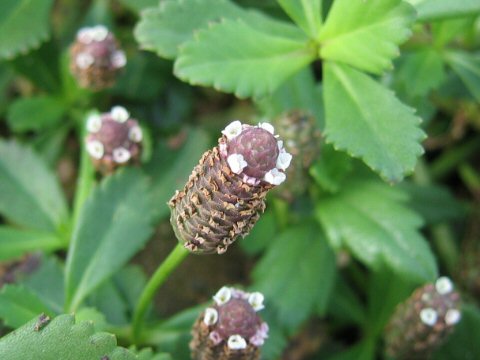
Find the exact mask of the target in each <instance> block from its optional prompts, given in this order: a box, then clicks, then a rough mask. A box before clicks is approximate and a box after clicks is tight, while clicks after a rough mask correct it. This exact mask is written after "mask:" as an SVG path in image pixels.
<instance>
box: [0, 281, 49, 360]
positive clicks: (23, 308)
mask: <svg viewBox="0 0 480 360" xmlns="http://www.w3.org/2000/svg"><path fill="white" fill-rule="evenodd" d="M42 312H43V313H46V314H48V315H52V313H53V311H52V310H51V309H49V307H48V306H47V305H46V304H45V303H43V301H42V300H41V299H40V298H39V297H38V296H37V295H36V294H35V293H34V292H32V291H31V290H29V289H28V288H27V287H24V286H19V285H5V286H4V287H3V288H2V290H1V291H0V319H2V320H3V321H4V323H5V325H7V326H9V327H12V328H17V327H19V326H22V325H23V324H25V323H27V322H29V321H30V320H31V319H32V318H34V317H35V316H37V315H39V314H41V313H42ZM0 358H1V359H3V357H0Z"/></svg>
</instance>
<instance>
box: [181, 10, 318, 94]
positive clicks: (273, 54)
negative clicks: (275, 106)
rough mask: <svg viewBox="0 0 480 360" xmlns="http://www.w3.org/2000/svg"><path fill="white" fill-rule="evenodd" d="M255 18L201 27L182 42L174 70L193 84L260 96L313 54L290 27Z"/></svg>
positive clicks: (312, 57)
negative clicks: (190, 38)
mask: <svg viewBox="0 0 480 360" xmlns="http://www.w3.org/2000/svg"><path fill="white" fill-rule="evenodd" d="M255 18H256V19H257V20H256V21H257V22H255V21H253V19H251V20H249V21H248V22H247V21H243V20H240V19H237V20H232V19H224V20H222V21H221V22H220V23H217V24H211V25H210V27H209V28H208V29H202V30H200V31H198V32H197V33H196V36H195V38H194V39H192V40H191V41H188V42H186V43H185V44H183V45H182V47H181V49H180V54H179V57H178V58H177V61H176V62H175V67H174V72H175V74H176V75H177V76H178V77H179V78H180V79H182V80H184V81H186V82H189V83H190V84H192V85H203V86H213V87H214V88H215V89H216V90H219V91H224V92H230V93H234V94H235V95H236V96H237V97H239V98H245V97H261V96H264V95H267V94H271V93H272V92H273V91H275V89H277V88H278V87H279V86H280V85H281V84H282V83H283V82H284V81H286V80H287V79H288V78H289V77H291V76H292V75H294V74H295V73H297V72H298V71H300V70H301V69H302V68H304V67H306V66H307V65H308V64H309V63H310V62H311V61H312V60H313V59H314V53H313V51H312V50H311V49H310V48H309V45H308V42H307V41H306V40H305V39H299V37H298V36H295V37H292V36H291V35H290V33H289V32H287V31H283V30H281V29H283V28H285V29H288V31H290V30H291V27H287V26H286V25H285V26H283V27H282V26H277V25H276V24H277V23H276V22H275V23H274V22H264V20H263V17H255ZM252 23H253V25H252ZM274 24H275V25H274ZM298 31H300V30H298ZM302 35H303V34H302Z"/></svg>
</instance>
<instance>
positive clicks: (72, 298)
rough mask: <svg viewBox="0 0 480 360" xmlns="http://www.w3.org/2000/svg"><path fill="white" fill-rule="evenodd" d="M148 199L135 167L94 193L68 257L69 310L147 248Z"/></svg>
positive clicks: (90, 197) (103, 184)
mask: <svg viewBox="0 0 480 360" xmlns="http://www.w3.org/2000/svg"><path fill="white" fill-rule="evenodd" d="M150 196H151V195H150V192H149V186H148V182H147V179H146V178H145V176H144V175H143V174H141V173H140V172H139V171H136V170H134V169H127V170H126V171H123V172H120V173H118V174H116V175H114V176H111V177H109V178H107V179H106V180H105V181H103V182H102V183H101V185H100V186H98V187H97V188H95V189H94V190H93V191H92V192H91V194H90V196H89V197H88V199H87V200H86V202H85V204H84V206H83V208H82V211H81V213H80V216H79V220H78V223H77V226H76V228H75V229H74V230H73V236H72V242H71V245H70V248H69V252H68V256H67V264H66V295H67V296H66V298H67V304H68V305H69V306H70V309H71V310H73V309H76V308H77V307H78V306H79V304H80V303H81V302H82V301H83V300H84V299H85V297H86V296H87V295H88V294H90V292H91V291H92V290H94V289H95V288H96V287H98V286H99V285H100V284H101V283H102V282H104V281H105V280H107V279H108V278H109V277H111V276H112V275H113V274H115V272H117V271H118V270H119V269H120V268H121V267H122V266H123V265H124V264H125V263H126V262H127V261H128V260H130V258H131V257H132V256H133V255H134V254H135V253H136V252H137V251H138V250H140V249H141V248H142V247H143V245H145V243H146V241H147V240H148V238H149V237H150V235H151V233H152V226H151V222H152V219H151V215H150V214H151V213H152V212H153V204H152V202H151V198H150Z"/></svg>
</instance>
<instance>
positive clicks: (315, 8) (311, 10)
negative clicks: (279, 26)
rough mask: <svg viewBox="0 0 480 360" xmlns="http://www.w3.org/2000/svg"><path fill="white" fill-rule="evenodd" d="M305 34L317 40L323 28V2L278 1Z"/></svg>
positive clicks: (317, 0) (316, 0) (304, 0)
mask: <svg viewBox="0 0 480 360" xmlns="http://www.w3.org/2000/svg"><path fill="white" fill-rule="evenodd" d="M278 2H279V3H280V5H281V6H282V7H283V9H284V10H285V12H286V13H287V14H288V15H289V16H290V17H291V18H292V19H293V21H295V23H297V25H298V26H300V27H301V28H302V30H303V31H305V33H306V34H307V35H308V36H310V37H311V38H313V39H316V38H317V36H318V34H319V32H320V28H321V27H322V21H323V20H322V0H300V1H298V0H278Z"/></svg>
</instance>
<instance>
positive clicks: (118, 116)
mask: <svg viewBox="0 0 480 360" xmlns="http://www.w3.org/2000/svg"><path fill="white" fill-rule="evenodd" d="M110 116H111V117H112V119H113V120H115V121H118V122H120V123H123V122H125V121H127V120H128V118H129V117H130V114H129V112H128V111H127V109H125V108H124V107H123V106H114V107H112V109H111V110H110Z"/></svg>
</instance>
